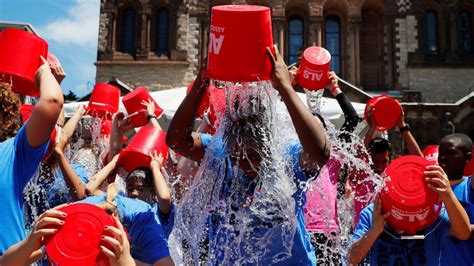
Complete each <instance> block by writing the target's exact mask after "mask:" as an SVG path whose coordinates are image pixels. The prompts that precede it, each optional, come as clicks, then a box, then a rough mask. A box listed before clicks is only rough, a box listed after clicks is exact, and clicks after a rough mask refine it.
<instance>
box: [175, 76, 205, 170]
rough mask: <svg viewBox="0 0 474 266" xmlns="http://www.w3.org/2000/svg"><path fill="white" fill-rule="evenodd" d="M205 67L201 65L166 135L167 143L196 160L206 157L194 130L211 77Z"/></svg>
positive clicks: (185, 155)
mask: <svg viewBox="0 0 474 266" xmlns="http://www.w3.org/2000/svg"><path fill="white" fill-rule="evenodd" d="M203 69H205V68H204V67H201V71H200V72H199V74H198V76H197V77H196V80H195V81H194V84H193V87H192V88H191V90H190V91H189V93H188V95H187V96H186V97H185V98H184V100H183V102H182V103H181V104H180V106H179V108H178V110H177V111H176V113H175V115H174V117H173V119H172V120H171V124H170V126H169V128H168V132H169V134H167V135H166V144H168V146H169V147H170V148H172V149H173V150H174V151H176V152H178V153H180V154H181V155H183V156H184V157H187V158H190V159H192V160H194V161H200V160H201V159H202V158H203V157H204V148H203V147H202V143H201V139H200V138H199V135H198V134H196V133H193V132H192V131H193V126H194V120H195V119H196V116H197V111H198V108H199V105H200V103H201V101H202V99H203V97H204V95H205V93H206V91H207V87H208V85H209V78H206V77H204V74H203Z"/></svg>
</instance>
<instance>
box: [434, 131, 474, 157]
mask: <svg viewBox="0 0 474 266" xmlns="http://www.w3.org/2000/svg"><path fill="white" fill-rule="evenodd" d="M450 140H452V141H454V142H457V143H458V145H457V146H458V147H459V148H461V149H462V150H463V152H464V153H468V152H470V151H471V149H472V139H471V138H470V137H469V136H468V135H466V134H462V133H454V134H449V135H447V136H444V137H443V138H442V139H441V142H440V143H443V142H445V141H450Z"/></svg>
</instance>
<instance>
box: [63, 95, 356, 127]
mask: <svg viewBox="0 0 474 266" xmlns="http://www.w3.org/2000/svg"><path fill="white" fill-rule="evenodd" d="M150 95H151V96H152V97H153V99H154V100H155V101H156V103H158V105H159V106H160V107H161V108H163V109H164V110H165V111H164V115H165V116H166V119H167V120H171V118H173V116H174V114H175V112H176V110H177V109H178V107H179V105H180V104H181V102H182V101H183V99H184V97H185V96H186V87H181V88H175V89H169V90H162V91H155V92H151V93H150ZM298 96H299V97H300V99H301V100H302V101H303V102H304V104H305V105H306V94H304V93H298ZM322 101H323V102H322V105H321V110H322V116H323V117H324V118H326V119H329V120H331V121H332V122H333V123H334V124H335V125H336V127H340V126H341V124H342V122H343V121H344V116H343V113H342V110H341V108H340V107H339V104H338V103H337V101H336V100H335V99H332V98H323V100H322ZM80 104H84V105H87V104H88V102H71V103H67V104H65V105H64V112H65V114H66V117H71V116H72V115H73V114H74V112H75V111H76V108H77V106H79V105H80ZM352 105H353V106H354V108H355V110H356V111H357V114H358V115H359V117H363V115H364V109H365V104H362V103H352ZM120 111H122V112H124V113H126V110H125V107H124V106H123V104H122V102H121V101H120Z"/></svg>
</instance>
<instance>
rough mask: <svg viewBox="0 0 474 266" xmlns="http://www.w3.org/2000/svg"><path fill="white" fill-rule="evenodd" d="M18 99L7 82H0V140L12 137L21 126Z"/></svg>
mask: <svg viewBox="0 0 474 266" xmlns="http://www.w3.org/2000/svg"><path fill="white" fill-rule="evenodd" d="M20 104H21V102H20V99H19V98H18V96H17V95H15V94H14V93H13V91H12V90H11V86H10V84H8V83H3V82H0V112H1V117H2V121H1V122H2V134H1V136H0V141H4V140H5V139H9V138H11V137H14V136H15V135H16V134H17V132H18V130H19V129H20V126H21V116H20Z"/></svg>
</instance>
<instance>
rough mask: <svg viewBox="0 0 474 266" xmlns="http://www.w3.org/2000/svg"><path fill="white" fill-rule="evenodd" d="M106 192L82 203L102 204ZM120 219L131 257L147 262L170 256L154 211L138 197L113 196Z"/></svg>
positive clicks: (150, 262) (151, 262)
mask: <svg viewBox="0 0 474 266" xmlns="http://www.w3.org/2000/svg"><path fill="white" fill-rule="evenodd" d="M105 197H106V194H105V193H104V194H102V195H97V196H92V197H88V198H86V199H84V200H81V201H80V202H82V203H91V204H102V203H104V201H105ZM115 201H116V203H117V209H118V213H119V216H120V221H121V222H122V223H123V225H124V227H125V228H126V229H127V232H128V235H129V238H130V249H131V254H132V257H133V258H135V259H137V260H139V261H142V262H145V263H149V264H153V263H154V262H156V261H158V260H160V259H162V258H165V257H168V256H170V252H169V249H168V242H167V240H166V237H165V234H164V232H163V228H162V226H161V223H160V220H159V218H158V215H157V214H156V211H155V210H153V208H152V207H151V206H150V204H148V203H146V202H144V201H141V200H139V199H131V198H127V197H123V196H120V195H117V196H116V197H115Z"/></svg>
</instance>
